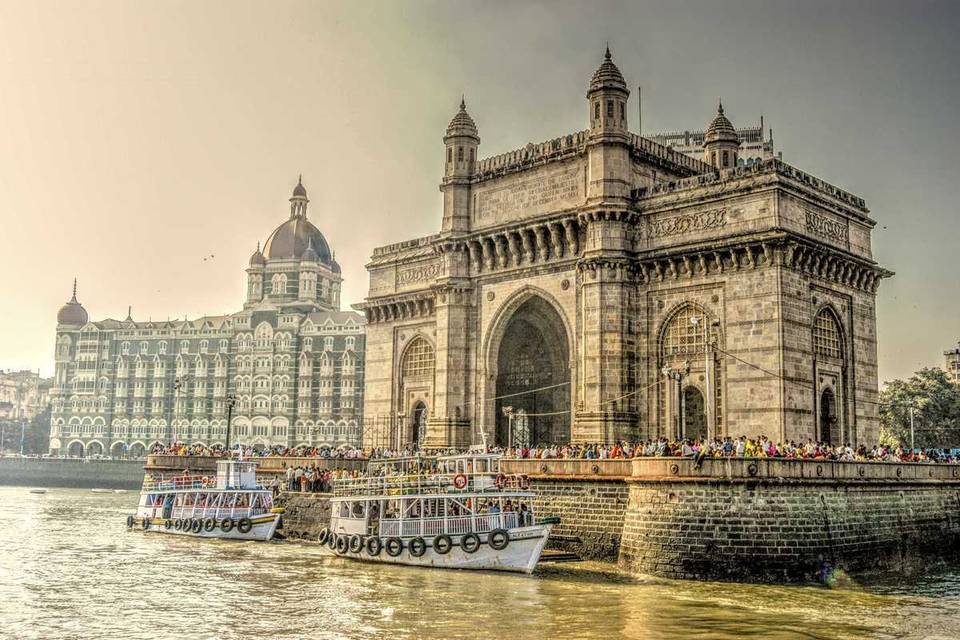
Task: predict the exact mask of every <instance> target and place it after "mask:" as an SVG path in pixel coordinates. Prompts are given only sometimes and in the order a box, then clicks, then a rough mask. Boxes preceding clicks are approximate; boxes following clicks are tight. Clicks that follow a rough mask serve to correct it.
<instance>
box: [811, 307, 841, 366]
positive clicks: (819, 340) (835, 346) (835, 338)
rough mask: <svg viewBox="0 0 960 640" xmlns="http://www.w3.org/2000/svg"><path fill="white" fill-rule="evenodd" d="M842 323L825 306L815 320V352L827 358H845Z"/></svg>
mask: <svg viewBox="0 0 960 640" xmlns="http://www.w3.org/2000/svg"><path fill="white" fill-rule="evenodd" d="M841 335H842V334H841V330H840V323H839V322H838V321H837V316H836V315H835V314H834V313H833V311H831V310H830V309H827V308H824V309H822V310H821V311H820V313H818V314H817V318H816V320H814V322H813V352H814V353H815V354H816V355H817V356H822V357H826V358H835V359H837V360H839V359H841V358H843V341H842V339H841V337H840V336H841Z"/></svg>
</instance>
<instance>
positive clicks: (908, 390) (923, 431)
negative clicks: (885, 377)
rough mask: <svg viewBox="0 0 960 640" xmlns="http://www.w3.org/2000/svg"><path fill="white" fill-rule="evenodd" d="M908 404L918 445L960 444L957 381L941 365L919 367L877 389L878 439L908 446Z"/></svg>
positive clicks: (925, 446)
mask: <svg viewBox="0 0 960 640" xmlns="http://www.w3.org/2000/svg"><path fill="white" fill-rule="evenodd" d="M910 407H913V419H914V425H915V429H914V432H915V436H914V437H915V440H914V441H915V443H916V446H917V447H923V448H927V447H938V448H950V447H958V446H960V385H955V384H951V382H950V381H949V380H948V379H947V374H946V373H945V372H944V371H943V370H942V369H938V368H928V369H921V370H920V371H917V372H916V373H915V374H913V375H912V376H911V377H910V378H909V379H907V380H893V381H891V382H888V383H887V384H886V386H885V387H884V388H883V391H881V392H880V425H881V426H880V434H881V439H882V438H885V437H886V438H892V439H893V440H895V441H896V442H898V443H900V444H902V445H905V446H910Z"/></svg>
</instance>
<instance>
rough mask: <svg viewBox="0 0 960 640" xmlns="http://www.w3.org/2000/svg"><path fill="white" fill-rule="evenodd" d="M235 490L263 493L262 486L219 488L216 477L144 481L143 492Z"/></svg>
mask: <svg viewBox="0 0 960 640" xmlns="http://www.w3.org/2000/svg"><path fill="white" fill-rule="evenodd" d="M219 488H226V489H235V490H237V491H263V490H265V489H266V487H264V486H263V485H262V484H259V483H258V484H257V485H255V486H253V487H218V486H217V478H216V477H215V476H196V477H190V478H182V477H181V478H168V479H164V480H144V481H143V488H142V490H143V491H174V490H183V489H219Z"/></svg>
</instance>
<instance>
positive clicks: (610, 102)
mask: <svg viewBox="0 0 960 640" xmlns="http://www.w3.org/2000/svg"><path fill="white" fill-rule="evenodd" d="M607 117H608V118H612V117H613V100H607Z"/></svg>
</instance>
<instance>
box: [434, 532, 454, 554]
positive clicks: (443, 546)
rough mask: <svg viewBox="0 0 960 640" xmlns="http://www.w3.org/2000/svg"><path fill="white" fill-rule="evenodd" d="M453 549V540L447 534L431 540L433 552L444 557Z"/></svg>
mask: <svg viewBox="0 0 960 640" xmlns="http://www.w3.org/2000/svg"><path fill="white" fill-rule="evenodd" d="M452 548H453V540H451V539H450V536H448V535H447V534H445V533H444V534H441V535H439V536H437V537H436V538H434V539H433V550H434V551H436V552H437V553H439V554H440V555H442V556H444V555H447V554H448V553H450V549H452Z"/></svg>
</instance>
